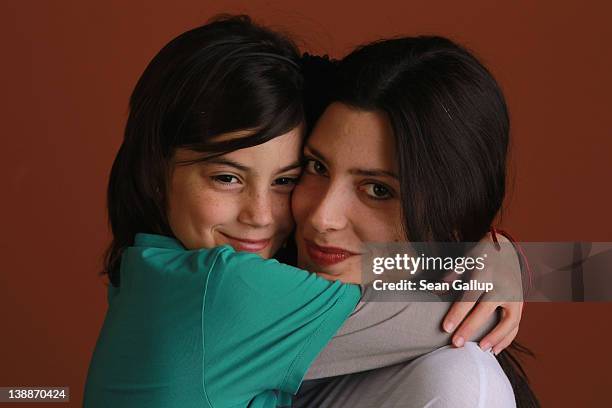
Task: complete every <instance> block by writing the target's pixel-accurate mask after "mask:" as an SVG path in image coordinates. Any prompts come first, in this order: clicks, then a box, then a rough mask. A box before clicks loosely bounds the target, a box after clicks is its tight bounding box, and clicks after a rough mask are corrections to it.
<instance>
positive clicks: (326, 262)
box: [304, 240, 359, 266]
mask: <svg viewBox="0 0 612 408" xmlns="http://www.w3.org/2000/svg"><path fill="white" fill-rule="evenodd" d="M304 243H305V247H306V251H307V252H308V256H309V257H310V259H311V260H312V261H313V262H315V263H316V264H318V265H320V266H330V265H335V264H337V263H340V262H342V261H345V260H346V259H348V258H350V257H352V256H355V255H359V254H357V253H355V252H351V251H348V250H346V249H343V248H337V247H328V246H320V245H317V244H315V243H314V242H312V241H308V240H304Z"/></svg>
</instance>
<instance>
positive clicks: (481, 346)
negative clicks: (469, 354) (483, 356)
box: [480, 342, 491, 351]
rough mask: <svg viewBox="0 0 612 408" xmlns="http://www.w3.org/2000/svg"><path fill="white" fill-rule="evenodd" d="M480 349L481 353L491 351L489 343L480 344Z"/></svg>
mask: <svg viewBox="0 0 612 408" xmlns="http://www.w3.org/2000/svg"><path fill="white" fill-rule="evenodd" d="M480 348H481V349H482V351H489V350H491V343H489V342H486V343H482V344H481V345H480Z"/></svg>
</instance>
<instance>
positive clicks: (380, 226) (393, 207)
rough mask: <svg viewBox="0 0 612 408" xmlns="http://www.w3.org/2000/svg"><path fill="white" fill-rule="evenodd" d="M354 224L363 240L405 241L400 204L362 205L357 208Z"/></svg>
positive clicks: (353, 219) (353, 218)
mask: <svg viewBox="0 0 612 408" xmlns="http://www.w3.org/2000/svg"><path fill="white" fill-rule="evenodd" d="M352 221H353V222H352V224H353V227H354V229H355V232H356V234H357V235H358V236H359V238H360V240H361V241H362V242H398V241H405V240H406V238H405V235H404V234H403V232H402V231H403V230H402V225H403V223H402V220H401V214H400V208H399V204H395V203H389V205H384V206H380V207H368V206H366V205H360V206H359V207H358V208H356V209H355V214H354V216H353V217H352Z"/></svg>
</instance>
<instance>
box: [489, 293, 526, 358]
mask: <svg viewBox="0 0 612 408" xmlns="http://www.w3.org/2000/svg"><path fill="white" fill-rule="evenodd" d="M520 310H521V305H520V304H519V303H517V302H512V303H507V304H504V305H503V306H502V312H501V320H500V322H499V323H498V324H497V326H495V327H494V328H493V330H491V331H490V332H489V333H488V334H487V335H486V336H485V337H483V338H482V340H480V348H481V349H483V350H487V349H490V348H492V347H495V346H497V345H498V344H499V343H500V342H501V341H502V340H503V339H504V338H505V337H507V336H508V335H510V333H511V332H512V331H513V330H515V329H518V326H519V323H520V320H521V313H520Z"/></svg>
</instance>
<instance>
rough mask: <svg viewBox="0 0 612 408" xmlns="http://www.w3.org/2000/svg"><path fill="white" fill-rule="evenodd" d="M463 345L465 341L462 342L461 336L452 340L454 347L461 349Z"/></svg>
mask: <svg viewBox="0 0 612 408" xmlns="http://www.w3.org/2000/svg"><path fill="white" fill-rule="evenodd" d="M463 343H465V340H463V337H461V336H457V337H455V339H454V340H453V344H454V345H455V347H462V346H463Z"/></svg>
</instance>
